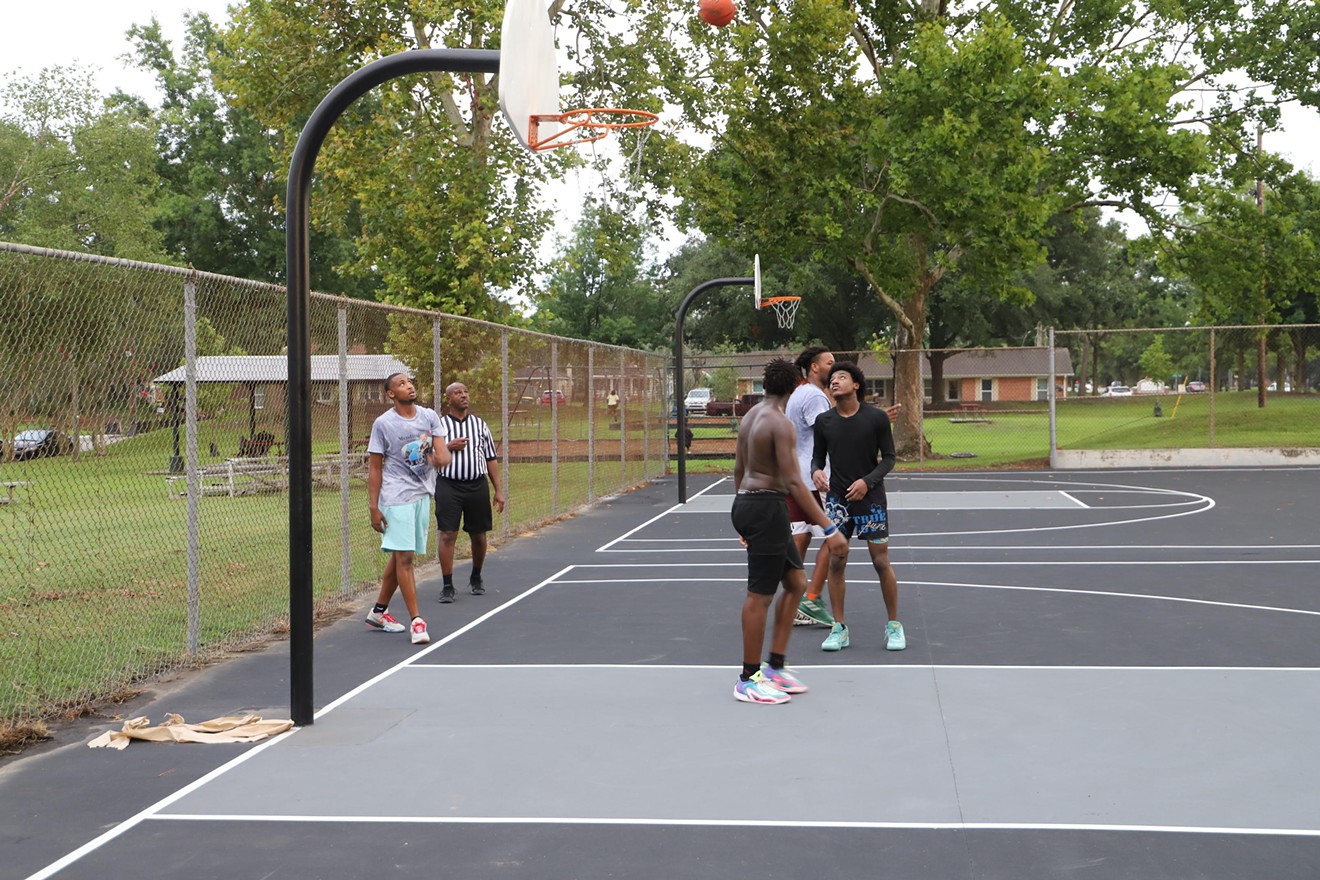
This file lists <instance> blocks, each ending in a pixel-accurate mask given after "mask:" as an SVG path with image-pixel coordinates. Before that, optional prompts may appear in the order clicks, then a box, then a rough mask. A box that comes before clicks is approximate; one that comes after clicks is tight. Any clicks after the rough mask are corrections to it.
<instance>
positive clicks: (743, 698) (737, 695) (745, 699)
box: [733, 688, 793, 706]
mask: <svg viewBox="0 0 1320 880" xmlns="http://www.w3.org/2000/svg"><path fill="white" fill-rule="evenodd" d="M733 698H734V699H735V700H737V701H738V702H740V703H756V704H759V705H762V706H778V705H780V704H781V703H787V702H789V701H790V700H792V699H793V698H792V697H790V696H789V695H788V694H784V698H783V699H782V700H758V699H756V697H751V696H748V695H747V694H744V693H743V692H742V691H740V690H738V689H737V688H734V691H733Z"/></svg>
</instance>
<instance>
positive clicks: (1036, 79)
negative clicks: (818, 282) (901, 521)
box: [573, 0, 1313, 453]
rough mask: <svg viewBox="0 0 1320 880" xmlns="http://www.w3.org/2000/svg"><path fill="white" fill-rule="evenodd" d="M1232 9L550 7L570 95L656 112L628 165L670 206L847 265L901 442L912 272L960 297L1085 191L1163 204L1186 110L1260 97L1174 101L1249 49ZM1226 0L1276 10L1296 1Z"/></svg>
mask: <svg viewBox="0 0 1320 880" xmlns="http://www.w3.org/2000/svg"><path fill="white" fill-rule="evenodd" d="M1246 5H1248V4H1243V3H1233V2H1226V3H1218V4H1206V5H1199V6H1196V7H1194V8H1189V7H1187V6H1185V5H1176V6H1149V5H1143V4H1136V3H1120V2H1112V3H1105V4H1074V3H1071V2H1064V3H1055V4H1047V3H1044V2H1027V3H1023V2H1020V0H1000V2H989V3H984V4H963V3H948V2H946V0H921V2H920V3H901V2H898V0H879V2H872V3H866V4H857V5H852V4H843V3H839V2H833V0H800V2H794V3H791V4H765V5H761V6H759V7H757V8H755V9H753V10H751V11H749V12H746V13H745V14H744V16H743V18H742V19H740V21H739V22H737V23H735V24H734V25H731V26H730V27H728V28H725V29H723V30H721V31H718V32H717V31H714V30H712V29H709V28H706V27H705V26H704V25H702V24H700V23H699V22H697V21H695V19H694V18H692V17H691V16H689V15H686V14H685V9H686V3H685V2H681V0H655V2H652V3H648V4H645V5H644V6H632V5H630V6H629V10H630V12H631V14H630V16H629V21H628V25H629V26H628V27H619V26H617V24H610V25H606V24H597V22H598V21H600V22H603V21H604V20H605V19H604V16H605V13H606V11H607V10H609V11H613V12H616V13H617V12H618V9H617V7H616V4H612V3H609V2H608V0H596V2H584V3H583V4H581V6H580V7H578V8H577V11H576V13H575V16H574V18H573V24H574V25H575V26H576V27H577V28H579V29H580V30H582V32H583V34H584V38H583V39H582V40H581V41H580V43H579V44H575V48H574V51H573V58H574V60H575V61H576V62H578V63H579V64H580V66H581V73H580V75H579V80H578V81H579V82H580V83H581V88H582V89H583V91H584V92H585V93H586V94H588V95H592V94H593V93H594V92H602V93H604V92H609V93H611V95H612V100H613V101H614V102H617V103H623V104H625V105H627V106H638V107H641V108H643V109H659V108H660V107H661V105H667V106H668V105H672V106H674V107H677V108H680V116H679V118H678V119H676V120H672V121H668V120H667V122H666V125H665V129H664V130H663V131H661V132H658V137H660V139H661V140H662V144H661V147H660V148H658V149H648V151H647V154H646V164H645V165H644V167H645V168H646V170H647V172H648V173H649V176H650V179H651V181H652V182H653V183H655V184H656V185H657V186H659V187H661V188H662V189H665V190H670V191H674V192H681V193H682V194H683V196H684V202H683V204H682V205H681V207H680V208H679V209H678V216H679V218H680V220H683V221H689V222H690V223H691V224H692V225H695V226H697V227H698V228H700V229H702V230H703V231H705V232H706V233H707V234H708V235H710V236H712V237H714V238H716V240H718V241H720V242H722V243H726V244H730V245H734V244H736V245H738V246H740V247H742V248H743V249H745V250H756V251H759V252H760V253H762V255H763V256H765V255H769V254H774V255H776V256H777V257H778V258H779V259H781V260H782V261H784V262H797V261H802V260H820V261H821V262H823V263H825V264H827V265H830V266H834V267H838V268H848V269H851V270H853V271H854V272H855V273H856V274H857V275H858V276H859V277H861V278H863V279H864V280H865V281H866V283H867V285H868V287H869V288H870V290H871V291H872V293H873V294H874V295H875V296H876V297H878V298H879V299H880V300H881V301H882V302H884V303H885V304H886V306H887V307H888V308H889V309H890V311H891V312H892V313H893V315H894V319H895V320H896V322H897V323H898V338H897V340H896V345H895V349H896V351H897V369H898V380H897V381H898V383H899V395H898V396H899V399H900V400H901V401H903V402H904V403H906V404H907V406H905V409H904V412H903V414H902V416H901V417H900V445H901V446H902V447H903V449H904V451H906V452H909V453H910V452H911V451H913V449H914V448H915V446H914V444H915V443H916V442H917V435H916V429H917V425H918V419H919V411H918V406H917V404H918V403H919V401H920V395H921V379H920V371H919V370H918V369H917V367H918V363H917V358H918V357H919V352H918V348H919V346H921V345H922V344H923V343H924V342H925V340H926V336H927V331H928V329H929V328H928V312H927V309H928V304H929V301H930V297H931V295H932V292H933V291H934V289H935V287H936V285H937V284H938V283H939V282H940V281H941V279H943V278H944V277H945V275H946V274H947V273H948V272H949V271H950V270H951V269H953V268H954V267H958V268H959V269H960V270H961V271H962V272H964V273H965V275H966V278H967V279H968V281H969V282H970V283H974V285H975V287H976V289H979V290H980V291H981V295H982V296H983V297H985V298H987V299H995V298H1004V297H1013V296H1016V295H1018V290H1017V288H1018V286H1019V280H1018V279H1020V277H1021V275H1022V273H1023V272H1024V271H1026V270H1028V269H1030V268H1031V267H1032V266H1034V265H1036V264H1037V263H1039V262H1040V260H1041V258H1042V254H1043V252H1042V248H1041V242H1042V240H1043V239H1044V237H1045V235H1046V231H1047V230H1048V228H1049V225H1050V223H1051V221H1052V218H1055V217H1057V216H1058V215H1060V214H1063V213H1066V212H1069V211H1076V210H1079V209H1081V208H1084V207H1087V206H1098V205H1108V206H1114V207H1122V208H1126V209H1129V210H1132V211H1134V212H1136V213H1137V214H1139V215H1141V216H1142V217H1143V218H1145V219H1146V220H1147V222H1149V223H1159V222H1161V221H1162V220H1163V214H1162V212H1161V205H1162V204H1163V203H1164V202H1165V201H1166V200H1169V199H1172V200H1173V201H1175V202H1178V201H1185V200H1186V198H1187V197H1188V196H1190V195H1191V194H1192V189H1191V187H1190V186H1189V183H1190V182H1191V181H1194V180H1195V179H1196V177H1197V175H1199V174H1200V173H1202V172H1203V171H1204V170H1206V169H1207V168H1208V167H1209V160H1210V154H1209V150H1208V148H1207V145H1208V142H1209V136H1208V134H1207V133H1206V132H1207V124H1208V123H1209V124H1213V125H1214V127H1215V130H1223V131H1225V132H1229V133H1230V136H1236V135H1237V134H1238V133H1239V132H1240V131H1241V130H1242V128H1243V125H1242V119H1243V118H1244V115H1245V114H1251V113H1256V114H1259V112H1260V105H1259V103H1258V102H1256V103H1251V102H1248V103H1247V104H1243V105H1238V106H1233V105H1231V104H1230V103H1229V102H1227V101H1223V102H1218V103H1214V102H1212V103H1214V111H1213V113H1212V114H1209V115H1208V116H1205V117H1194V116H1192V115H1191V114H1190V113H1188V110H1189V109H1190V108H1189V107H1188V106H1187V103H1186V101H1185V99H1183V98H1181V97H1180V96H1181V95H1182V94H1183V90H1184V89H1185V88H1186V87H1187V86H1188V85H1189V84H1191V83H1196V84H1197V85H1198V86H1199V87H1202V88H1205V87H1210V84H1211V83H1212V82H1213V78H1214V74H1215V73H1216V72H1218V71H1222V70H1226V69H1228V68H1229V67H1231V66H1232V65H1233V64H1236V63H1238V62H1237V61H1236V58H1237V57H1240V56H1241V54H1243V52H1244V49H1246V48H1249V47H1250V42H1249V41H1250V39H1251V37H1252V36H1253V35H1254V31H1253V29H1254V28H1255V27H1256V25H1255V24H1254V21H1255V19H1253V18H1252V16H1250V15H1243V14H1242V12H1241V10H1240V8H1239V7H1243V6H1246ZM1249 5H1250V6H1251V7H1252V9H1253V10H1255V11H1262V10H1264V8H1266V7H1268V11H1269V12H1270V14H1271V17H1270V20H1271V21H1272V22H1273V23H1274V25H1275V26H1276V27H1277V26H1278V25H1279V24H1281V23H1283V24H1286V23H1287V22H1288V21H1292V20H1296V19H1300V18H1301V17H1303V16H1312V15H1313V13H1311V12H1309V11H1308V12H1291V13H1290V11H1289V5H1288V4H1285V3H1282V2H1270V3H1256V4H1249ZM1239 18H1241V19H1243V20H1245V21H1247V22H1248V24H1246V25H1244V24H1242V22H1241V21H1239ZM616 21H617V20H616ZM684 21H686V22H688V25H687V31H686V33H683V34H680V35H679V37H678V38H677V39H659V38H657V37H656V36H655V35H658V34H665V33H667V32H669V31H670V30H671V29H673V28H675V27H679V28H681V27H682V24H681V22H684ZM1230 26H1231V30H1230ZM1225 31H1227V32H1228V36H1227V37H1224V36H1223V35H1222V34H1223V32H1225ZM1271 45H1275V46H1277V45H1278V41H1274V42H1272V43H1271ZM1235 52H1237V53H1238V55H1236V56H1235V54H1234V53H1235ZM1198 53H1199V54H1198ZM1297 54H1298V56H1299V57H1300V56H1301V55H1302V54H1303V53H1302V52H1301V51H1300V48H1299V50H1298V52H1297ZM1290 69H1295V68H1290ZM639 72H640V73H639ZM1219 94H1220V95H1227V94H1228V92H1227V91H1222V92H1219ZM1184 114H1186V116H1185V118H1184ZM685 130H691V131H693V132H695V133H696V136H694V137H687V136H686V135H685V134H684V131H685ZM703 138H704V139H706V141H707V142H708V143H709V146H706V145H705V143H703V141H702V139H703ZM654 140H655V138H653V141H654Z"/></svg>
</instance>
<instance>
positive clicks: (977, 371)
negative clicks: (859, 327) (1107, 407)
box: [739, 348, 1073, 379]
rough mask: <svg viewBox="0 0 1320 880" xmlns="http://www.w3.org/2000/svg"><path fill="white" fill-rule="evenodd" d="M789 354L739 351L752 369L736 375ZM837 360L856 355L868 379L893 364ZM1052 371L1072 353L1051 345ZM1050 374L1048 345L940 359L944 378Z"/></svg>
mask: <svg viewBox="0 0 1320 880" xmlns="http://www.w3.org/2000/svg"><path fill="white" fill-rule="evenodd" d="M785 356H787V357H789V358H792V357H793V355H792V354H788V355H785V352H783V351H766V352H754V353H749V354H744V355H739V357H740V358H752V359H753V360H754V361H755V362H756V363H755V366H754V369H752V370H749V371H748V372H746V373H744V374H743V375H741V376H740V377H739V378H742V379H749V378H760V375H761V372H760V371H761V368H762V366H763V365H764V364H765V363H766V362H768V361H769V360H771V359H772V358H776V357H785ZM834 356H835V358H836V359H838V360H848V359H849V358H851V357H854V356H856V357H857V366H858V367H859V368H861V371H862V372H863V373H865V374H866V377H867V378H868V379H892V378H893V376H894V367H893V364H892V363H890V362H889V361H888V360H887V359H886V360H884V361H882V360H880V359H879V358H877V357H876V355H874V354H873V353H871V352H835V353H834ZM1054 372H1055V375H1058V376H1071V375H1072V374H1073V366H1072V356H1071V355H1070V354H1069V352H1068V349H1066V348H1055V349H1054ZM1049 374H1050V350H1049V349H1048V348H980V349H975V350H972V351H959V352H956V353H954V354H950V355H949V356H948V357H947V358H946V359H945V361H944V378H945V379H997V378H1001V377H1008V378H1012V377H1017V376H1023V377H1037V376H1048V375H1049ZM921 375H922V377H924V378H927V379H929V378H930V359H929V358H928V357H922V358H921Z"/></svg>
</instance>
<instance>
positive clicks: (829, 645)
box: [820, 623, 848, 651]
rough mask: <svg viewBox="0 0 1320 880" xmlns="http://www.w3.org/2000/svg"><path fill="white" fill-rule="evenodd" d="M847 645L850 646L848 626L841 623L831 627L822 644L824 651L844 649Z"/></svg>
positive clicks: (821, 647)
mask: <svg viewBox="0 0 1320 880" xmlns="http://www.w3.org/2000/svg"><path fill="white" fill-rule="evenodd" d="M846 647H848V627H846V626H844V625H843V624H841V623H836V624H834V626H833V627H831V628H830V634H829V635H827V636H826V637H825V641H823V642H821V644H820V649H821V650H822V651H842V650H843V649H844V648H846Z"/></svg>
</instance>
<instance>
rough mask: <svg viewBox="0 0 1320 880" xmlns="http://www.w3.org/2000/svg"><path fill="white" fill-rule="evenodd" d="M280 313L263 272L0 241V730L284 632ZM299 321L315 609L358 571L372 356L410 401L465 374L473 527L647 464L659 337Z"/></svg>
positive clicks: (352, 306)
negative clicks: (477, 496) (483, 472)
mask: <svg viewBox="0 0 1320 880" xmlns="http://www.w3.org/2000/svg"><path fill="white" fill-rule="evenodd" d="M286 311H287V300H286V293H285V291H284V289H283V288H282V287H276V286H273V285H268V284H259V283H255V282H249V281H243V280H239V279H234V278H227V277H223V276H217V275H209V274H203V273H196V272H189V271H187V270H181V269H176V268H171V267H164V266H154V265H148V264H142V263H131V262H127V261H121V260H106V259H100V258H95V257H89V256H86V255H80V254H69V253H61V252H53V251H45V250H41V249H35V248H28V247H22V246H17V245H4V244H0V364H2V365H3V368H4V370H5V373H6V375H5V378H4V382H3V383H0V443H2V444H3V448H2V449H0V669H3V674H2V675H0V728H3V727H5V726H6V725H15V724H21V723H23V722H27V721H35V720H41V719H43V718H49V717H53V716H56V715H58V714H60V713H61V712H64V711H67V710H69V709H76V708H77V707H80V706H83V705H85V704H87V703H88V702H90V701H92V700H96V699H101V698H106V697H110V696H113V695H114V694H115V693H117V692H120V691H123V690H126V689H128V688H130V687H131V686H132V684H133V682H135V681H138V680H141V679H143V678H145V677H147V676H150V675H153V674H155V673H158V672H161V671H164V670H166V669H170V668H174V667H178V666H181V665H186V664H190V663H195V662H201V661H205V660H206V659H208V658H209V657H213V656H215V655H217V654H218V653H220V652H223V651H225V650H229V649H232V648H234V647H236V646H240V645H242V644H244V643H246V642H249V641H251V640H253V639H255V638H260V637H263V636H265V635H267V634H270V633H273V632H279V631H281V630H282V629H284V628H285V627H286V626H287V616H288V559H289V551H288V515H289V514H288V459H287V457H286V456H285V448H284V443H285V432H286V399H287V393H286V392H287V378H286V377H287V361H286V355H285V353H284V346H285V341H286ZM310 322H311V341H312V351H313V354H312V361H313V363H312V408H313V416H312V437H313V439H312V453H313V479H314V487H315V488H314V492H313V528H314V540H315V542H316V544H315V548H316V549H315V553H314V575H313V577H314V585H315V586H314V589H315V601H316V603H317V609H318V611H327V610H330V609H332V608H333V607H335V606H336V605H338V604H340V603H341V602H343V601H344V600H345V599H347V598H350V597H356V596H358V595H360V594H361V592H362V591H363V590H364V589H368V588H374V584H375V582H376V580H377V578H378V577H379V575H380V567H381V564H382V561H381V556H380V553H379V552H378V549H377V548H378V547H379V537H378V536H377V535H376V534H375V533H374V532H373V531H372V530H371V528H370V527H369V524H368V521H367V515H366V457H367V456H366V444H367V439H368V437H369V435H370V432H371V425H372V422H373V420H374V419H375V418H376V416H378V415H379V414H380V413H381V412H383V411H384V410H385V409H386V408H387V403H386V400H385V397H384V393H383V388H382V383H383V380H384V379H385V377H386V376H387V375H388V374H389V373H392V372H395V371H400V370H402V371H406V372H409V373H411V374H412V375H413V376H414V377H415V378H416V380H417V382H418V386H419V394H420V396H421V400H422V402H423V403H426V404H432V403H433V402H434V400H435V396H436V395H435V389H436V388H443V387H444V385H445V384H447V383H449V382H452V381H462V382H464V383H466V384H467V386H468V388H469V390H470V392H471V396H472V406H473V412H475V413H476V414H478V415H480V416H481V417H482V418H483V419H485V420H486V421H487V422H488V423H489V425H490V427H491V431H492V433H494V435H495V438H496V441H497V444H498V446H499V450H500V455H501V464H502V465H503V475H504V482H505V487H506V493H507V496H508V504H507V506H506V509H505V512H504V514H503V516H502V518H501V517H498V516H497V520H496V524H495V533H494V534H493V535H492V539H493V540H494V541H495V543H498V542H499V540H500V538H502V537H504V536H507V535H509V534H511V533H513V532H517V531H520V530H524V529H527V528H530V527H534V526H536V525H539V524H542V523H545V522H547V521H550V520H552V519H554V518H555V517H558V516H561V515H563V514H566V513H569V512H570V511H572V510H574V509H575V508H578V507H581V506H582V505H584V504H589V503H591V502H593V501H595V500H597V499H598V498H600V497H601V496H604V495H609V494H612V493H616V492H619V491H623V490H626V489H627V488H630V487H632V486H635V485H638V484H640V483H642V482H644V481H646V480H647V479H650V478H652V477H654V476H657V475H659V474H662V473H664V471H665V468H666V464H667V453H668V445H667V443H666V433H667V423H666V412H667V404H666V396H665V395H666V389H667V388H668V387H669V385H668V381H667V378H668V377H667V369H668V366H669V361H668V359H667V358H666V357H665V356H663V355H655V354H649V353H645V352H640V351H634V350H630V349H623V348H618V347H614V346H606V345H598V344H594V343H586V342H580V341H576V340H569V339H560V338H556V337H551V336H546V335H541V334H536V333H530V332H526V331H522V330H518V329H513V328H508V327H503V326H499V325H494V324H488V323H484V322H480V321H474V320H470V319H464V318H458V317H453V316H449V315H440V314H433V313H427V312H421V311H415V310H407V309H399V308H391V307H386V306H381V305H377V304H373V303H364V302H360V301H355V300H349V299H344V298H339V297H329V296H321V295H313V301H312V309H311V316H310ZM611 392H613V394H611ZM459 552H460V555H461V554H462V553H463V552H464V548H463V547H462V546H461V545H460V549H459Z"/></svg>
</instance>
